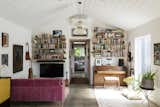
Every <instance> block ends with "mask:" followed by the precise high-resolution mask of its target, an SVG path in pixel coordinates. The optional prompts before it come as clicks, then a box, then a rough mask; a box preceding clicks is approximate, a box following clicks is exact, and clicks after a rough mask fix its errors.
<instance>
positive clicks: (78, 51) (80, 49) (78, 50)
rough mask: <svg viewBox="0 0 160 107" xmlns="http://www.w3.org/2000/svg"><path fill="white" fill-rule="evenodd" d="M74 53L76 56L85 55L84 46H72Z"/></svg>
mask: <svg viewBox="0 0 160 107" xmlns="http://www.w3.org/2000/svg"><path fill="white" fill-rule="evenodd" d="M74 55H75V56H76V57H82V56H83V57H84V56H85V48H84V47H75V48H74Z"/></svg>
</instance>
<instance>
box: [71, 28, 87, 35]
mask: <svg viewBox="0 0 160 107" xmlns="http://www.w3.org/2000/svg"><path fill="white" fill-rule="evenodd" d="M87 35H88V29H87V28H82V27H77V28H73V29H72V36H87Z"/></svg>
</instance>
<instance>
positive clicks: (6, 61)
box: [1, 54, 8, 66]
mask: <svg viewBox="0 0 160 107" xmlns="http://www.w3.org/2000/svg"><path fill="white" fill-rule="evenodd" d="M1 59H2V65H7V66H8V54H2V56H1Z"/></svg>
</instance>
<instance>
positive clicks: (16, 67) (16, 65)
mask: <svg viewBox="0 0 160 107" xmlns="http://www.w3.org/2000/svg"><path fill="white" fill-rule="evenodd" d="M22 70H23V46H22V45H13V73H16V72H19V71H22Z"/></svg>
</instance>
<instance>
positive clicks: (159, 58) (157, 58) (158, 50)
mask: <svg viewBox="0 0 160 107" xmlns="http://www.w3.org/2000/svg"><path fill="white" fill-rule="evenodd" d="M154 64H155V65H159V66H160V43H155V44H154Z"/></svg>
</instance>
